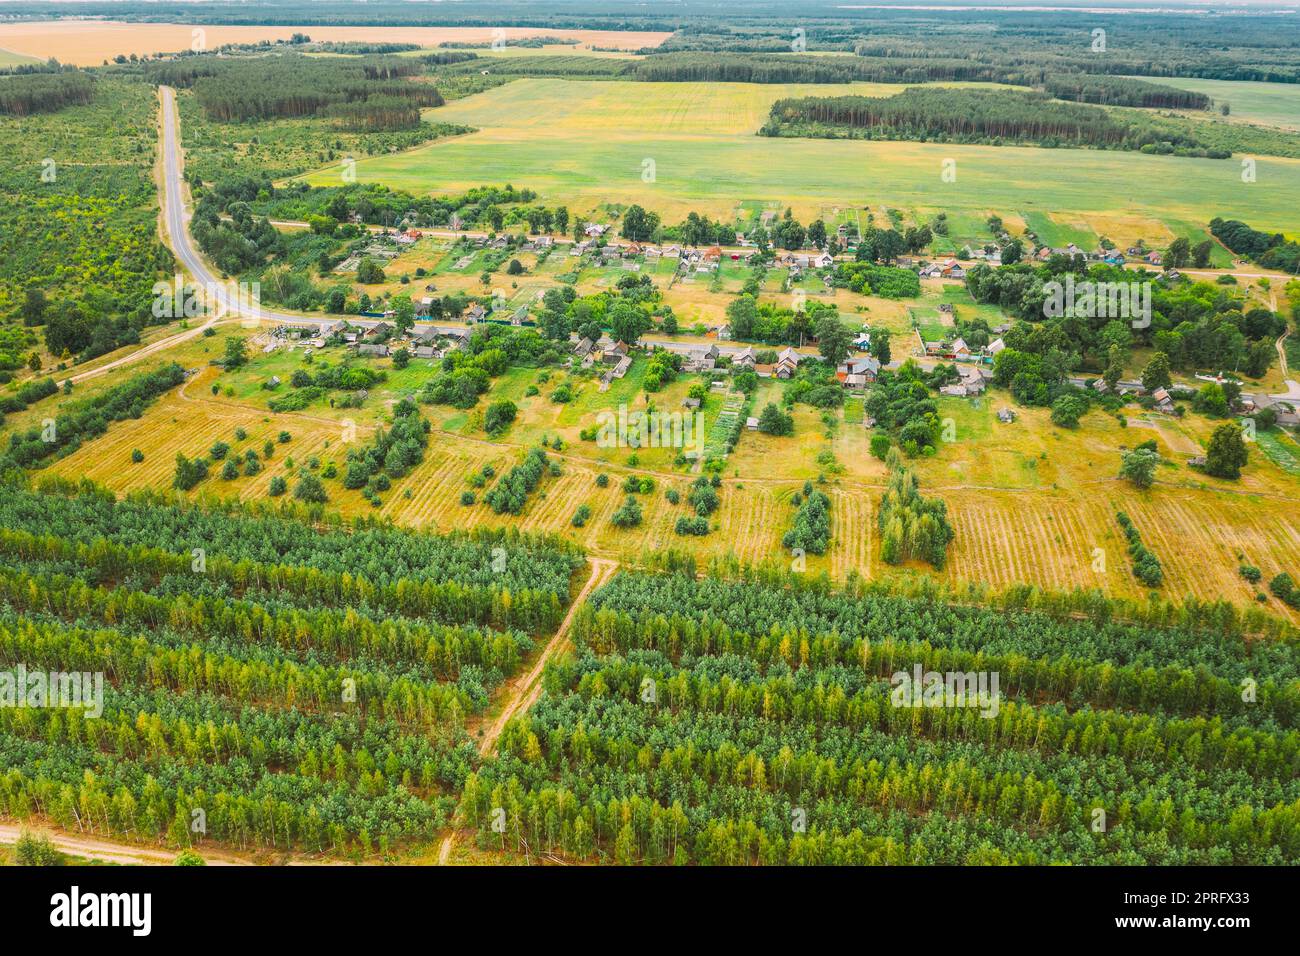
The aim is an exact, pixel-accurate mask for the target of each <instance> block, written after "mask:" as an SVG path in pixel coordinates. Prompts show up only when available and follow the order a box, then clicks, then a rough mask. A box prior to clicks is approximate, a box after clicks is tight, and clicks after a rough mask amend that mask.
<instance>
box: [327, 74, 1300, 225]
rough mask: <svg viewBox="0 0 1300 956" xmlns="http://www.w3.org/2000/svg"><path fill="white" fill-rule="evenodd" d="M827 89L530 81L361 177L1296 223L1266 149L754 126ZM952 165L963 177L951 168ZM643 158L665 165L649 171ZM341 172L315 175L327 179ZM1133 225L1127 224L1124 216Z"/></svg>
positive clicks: (1292, 187)
mask: <svg viewBox="0 0 1300 956" xmlns="http://www.w3.org/2000/svg"><path fill="white" fill-rule="evenodd" d="M898 89H901V87H896V86H887V85H881V84H853V85H852V86H851V88H849V87H846V88H844V89H842V90H840V89H837V93H844V94H848V93H867V94H872V93H874V94H882V93H888V92H890V91H897V90H898ZM824 93H825V89H824V88H822V87H815V86H814V87H809V86H800V85H780V84H772V85H755V84H737V83H713V84H705V83H699V84H696V83H624V82H605V81H597V82H582V83H575V82H567V81H565V80H553V79H529V80H519V81H516V82H513V83H509V84H507V85H505V86H501V87H497V88H494V89H491V90H488V91H486V92H484V93H480V94H477V95H475V96H471V97H467V98H465V99H462V100H457V101H455V102H453V103H450V104H448V105H447V106H445V107H442V108H440V109H437V110H434V111H431V112H430V114H429V115H430V118H432V119H436V120H438V121H441V122H454V123H462V124H465V125H469V126H474V127H476V128H478V129H479V130H480V132H478V133H474V134H471V135H469V136H464V137H457V138H456V139H454V140H448V141H444V142H436V143H434V144H432V145H430V146H427V147H423V148H419V149H416V150H411V151H409V152H405V153H401V154H396V155H392V156H383V157H374V158H370V159H364V160H362V161H360V162H359V163H358V166H357V174H358V178H359V180H360V181H363V182H380V183H384V184H386V185H388V186H391V187H394V188H401V189H407V190H410V191H412V192H415V193H417V194H422V193H431V192H432V193H444V192H456V191H460V190H463V189H466V188H470V187H473V186H477V185H481V184H482V183H487V182H511V183H514V184H516V185H521V186H528V187H531V188H534V189H536V190H538V191H539V193H540V194H541V195H542V196H543V198H545V199H546V200H548V201H551V202H558V203H568V204H569V205H570V206H571V207H572V208H574V210H575V211H577V210H582V211H584V212H585V211H590V210H592V209H594V208H595V207H597V206H599V205H600V204H601V203H605V202H610V201H613V200H614V199H617V200H618V201H620V202H624V203H630V202H638V203H640V204H642V205H643V206H645V207H646V208H647V209H654V210H656V211H658V212H659V213H660V214H661V215H662V216H664V218H665V220H667V221H675V220H677V219H681V218H684V217H685V214H686V213H687V212H689V211H691V210H696V211H699V212H702V213H708V214H709V215H712V216H715V217H717V216H723V217H726V218H728V219H730V218H733V217H734V215H735V211H736V208H737V206H738V205H740V204H741V203H749V204H751V205H752V204H754V203H761V202H766V201H769V200H775V201H778V202H781V203H783V204H784V205H789V206H791V207H793V209H794V210H795V213H796V215H799V216H800V217H801V218H804V219H807V218H809V217H811V216H812V215H815V214H816V213H817V212H818V211H819V210H821V209H822V207H823V206H825V205H828V204H832V205H833V204H855V203H856V204H861V203H863V202H864V201H867V200H870V201H871V202H872V203H876V202H879V203H883V204H885V205H887V206H894V207H903V208H914V207H926V208H934V207H936V206H940V205H941V206H942V207H943V208H945V209H950V210H972V211H978V212H981V213H982V212H984V211H987V210H1001V211H1003V212H1000V213H999V214H1000V215H1005V214H1009V213H1013V212H1021V213H1024V214H1026V215H1033V214H1038V215H1047V214H1048V213H1049V212H1050V213H1051V214H1052V215H1053V216H1056V215H1060V216H1061V217H1062V218H1061V220H1060V221H1061V223H1062V225H1061V228H1062V229H1071V230H1072V229H1076V228H1078V227H1074V226H1072V225H1071V224H1072V223H1074V222H1076V221H1078V222H1086V221H1087V218H1086V217H1087V216H1089V215H1101V214H1105V215H1110V214H1125V213H1131V210H1132V199H1133V196H1134V195H1135V192H1136V191H1140V193H1141V195H1142V196H1143V197H1144V199H1143V202H1144V208H1146V209H1150V210H1156V211H1158V212H1151V213H1149V214H1147V217H1146V218H1142V217H1141V216H1140V215H1139V217H1138V221H1137V222H1136V223H1134V228H1133V231H1131V232H1122V233H1119V234H1116V235H1112V236H1111V238H1112V239H1113V240H1114V241H1116V242H1117V243H1120V242H1125V243H1126V242H1130V241H1135V240H1136V239H1138V238H1142V237H1144V236H1148V235H1152V234H1159V232H1160V229H1161V228H1162V227H1161V225H1160V222H1161V220H1162V219H1163V218H1164V217H1166V216H1168V217H1171V218H1174V219H1178V220H1190V221H1193V222H1201V221H1206V220H1208V219H1209V218H1210V217H1212V216H1213V215H1218V214H1223V215H1230V216H1232V217H1235V218H1241V219H1244V220H1246V221H1249V222H1252V223H1255V224H1257V226H1258V227H1259V228H1289V227H1290V226H1291V225H1292V223H1291V222H1289V220H1288V219H1287V213H1286V211H1285V210H1286V209H1287V208H1288V203H1289V197H1290V196H1291V195H1294V193H1295V191H1296V189H1297V187H1300V161H1296V160H1284V159H1274V158H1261V159H1260V160H1259V161H1258V165H1257V172H1258V175H1257V180H1256V182H1254V183H1250V184H1245V183H1243V182H1242V180H1241V170H1240V167H1239V164H1238V163H1236V162H1235V161H1232V160H1209V159H1187V158H1178V157H1169V156H1149V155H1144V154H1138V153H1123V152H1113V151H1111V152H1107V151H1095V150H1081V149H1034V148H1021V147H992V146H962V145H952V144H925V143H908V142H861V141H857V142H848V141H835V140H796V139H776V140H771V139H762V138H759V137H757V136H755V135H754V133H755V131H756V130H757V129H758V128H759V126H761V125H762V123H763V120H764V118H765V116H766V114H767V109H768V107H769V106H770V105H771V103H772V102H773V101H774V100H776V99H779V98H781V97H787V96H799V95H822V94H824ZM945 159H953V160H955V161H956V170H957V178H956V181H955V182H944V181H942V179H941V176H940V174H941V171H942V163H943V161H944V160H945ZM645 160H652V161H653V174H654V175H653V179H652V181H646V180H645V179H644V178H643V170H645V169H647V168H649V167H646V166H643V162H644V161H645ZM331 174H332V171H320V172H317V173H313V174H310V175H309V176H308V177H307V178H308V181H310V182H317V183H321V184H327V180H328V178H329V177H330V176H331ZM1120 222H1121V220H1116V223H1120Z"/></svg>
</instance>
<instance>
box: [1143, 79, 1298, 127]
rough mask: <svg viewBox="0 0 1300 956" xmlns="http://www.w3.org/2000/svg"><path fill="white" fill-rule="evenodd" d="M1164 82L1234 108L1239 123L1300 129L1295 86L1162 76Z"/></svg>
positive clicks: (1292, 84)
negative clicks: (1241, 121)
mask: <svg viewBox="0 0 1300 956" xmlns="http://www.w3.org/2000/svg"><path fill="white" fill-rule="evenodd" d="M1160 82H1161V83H1163V84H1164V85H1166V86H1173V87H1177V88H1178V89H1180V90H1192V91H1193V92H1196V93H1204V94H1205V95H1206V96H1208V97H1210V98H1211V99H1212V100H1214V109H1215V110H1216V111H1217V110H1218V107H1219V105H1220V104H1222V103H1227V104H1228V105H1229V106H1230V107H1231V111H1232V112H1231V116H1232V117H1233V118H1235V119H1239V120H1245V121H1247V122H1250V123H1259V124H1262V125H1264V126H1277V127H1280V128H1282V129H1300V87H1298V86H1297V85H1296V84H1294V83H1256V82H1253V81H1250V80H1201V79H1193V78H1190V77H1181V76H1162V77H1161V78H1160Z"/></svg>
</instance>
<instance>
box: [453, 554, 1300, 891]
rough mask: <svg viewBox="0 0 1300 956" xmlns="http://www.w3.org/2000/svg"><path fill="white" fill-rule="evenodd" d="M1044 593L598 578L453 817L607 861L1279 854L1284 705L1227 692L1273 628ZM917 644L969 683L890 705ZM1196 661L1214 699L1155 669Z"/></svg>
mask: <svg viewBox="0 0 1300 956" xmlns="http://www.w3.org/2000/svg"><path fill="white" fill-rule="evenodd" d="M1053 610H1054V611H1055V613H1052V611H1051V610H1048V609H1043V610H1024V609H1021V608H1020V607H1016V606H1014V605H1013V606H1010V607H1007V608H1000V607H997V606H992V607H962V606H960V604H948V603H945V601H944V599H943V597H942V596H939V597H938V598H937V599H936V597H934V596H926V597H925V598H922V599H917V598H914V597H909V596H906V594H905V593H891V591H890V590H889V589H878V590H864V591H858V590H853V589H849V590H846V591H827V590H826V589H824V588H820V587H807V588H805V587H803V586H801V585H800V582H799V576H798V575H792V576H790V577H789V578H787V579H784V580H783V579H764V580H757V581H748V582H738V581H723V580H718V579H704V580H698V579H696V578H695V577H694V576H688V575H685V574H674V575H648V574H629V573H623V574H620V575H618V576H617V577H615V578H614V579H613V580H611V581H609V582H608V583H606V584H604V585H602V586H601V587H600V588H598V589H597V590H596V591H595V592H594V593H593V594H592V595H591V596H590V598H589V600H588V601H587V602H586V603H584V604H583V605H582V606H581V607H579V608H578V611H577V614H576V618H575V621H574V625H573V627H572V629H571V631H570V634H571V637H572V642H573V648H574V649H573V653H572V654H570V655H569V656H568V657H567V659H565V660H562V661H561V662H560V663H558V664H557V665H556V666H555V667H554V668H553V670H552V671H551V672H550V674H549V675H548V677H547V681H546V685H545V691H544V694H543V696H542V697H541V699H540V701H539V702H538V704H537V705H536V706H535V707H534V708H533V709H532V710H531V711H530V712H529V713H528V714H527V715H525V716H523V717H521V718H520V719H518V720H517V721H515V722H514V723H513V724H511V725H510V726H508V727H507V728H506V730H505V732H504V734H503V735H502V738H501V743H500V755H499V757H498V758H497V759H495V760H492V761H489V762H487V763H486V764H485V765H484V766H483V767H482V768H481V769H480V770H479V771H478V772H476V773H474V774H472V775H470V776H469V777H468V778H467V780H466V785H465V789H464V792H463V795H462V798H461V802H460V805H459V808H458V811H457V820H458V822H459V824H460V825H461V826H463V827H465V828H467V829H468V830H470V831H471V832H472V833H473V834H474V836H475V837H476V839H477V845H478V847H479V848H480V849H482V850H484V851H496V852H500V853H503V854H507V855H508V856H509V857H511V858H517V856H518V855H519V854H525V855H527V856H528V857H532V856H535V855H538V854H551V855H557V856H559V857H560V858H561V859H572V860H579V861H591V862H615V863H619V864H633V863H652V864H668V863H674V864H678V865H681V864H688V863H699V864H706V865H707V864H715V865H716V864H725V865H753V864H803V865H808V864H819V863H820V864H839V865H845V864H885V863H889V864H903V863H927V864H963V863H964V864H971V863H981V864H990V863H1009V862H1020V863H1030V862H1032V863H1049V862H1055V863H1066V862H1070V863H1076V864H1077V863H1092V864H1101V863H1112V862H1120V861H1123V862H1126V863H1130V864H1132V863H1136V862H1143V863H1148V864H1152V863H1168V862H1184V863H1188V862H1209V861H1211V860H1213V861H1215V862H1218V863H1224V862H1231V861H1237V862H1251V863H1262V862H1266V861H1267V862H1271V863H1281V862H1283V861H1289V860H1293V859H1294V858H1296V855H1297V854H1298V853H1300V843H1298V842H1297V840H1296V837H1295V832H1296V831H1295V828H1294V825H1293V823H1291V822H1286V823H1284V822H1282V821H1284V820H1286V821H1291V820H1292V819H1293V818H1294V816H1295V813H1296V807H1295V804H1294V802H1293V801H1294V800H1295V799H1296V796H1297V793H1300V791H1298V790H1297V786H1298V785H1297V778H1296V775H1295V766H1294V764H1295V761H1294V758H1293V757H1291V756H1288V757H1286V758H1284V759H1275V757H1274V756H1273V754H1276V753H1279V752H1280V751H1283V750H1286V749H1287V745H1286V744H1285V742H1284V741H1285V740H1286V739H1288V734H1289V730H1287V729H1285V728H1288V727H1289V726H1290V723H1291V722H1292V721H1293V720H1294V719H1295V718H1294V714H1293V713H1288V710H1289V708H1290V703H1289V701H1288V702H1285V703H1284V702H1283V700H1282V699H1278V706H1277V707H1265V708H1252V707H1251V706H1250V705H1249V704H1244V703H1241V702H1237V703H1236V704H1235V705H1234V704H1233V703H1231V701H1232V700H1233V698H1234V696H1235V695H1234V694H1233V693H1232V692H1231V691H1232V690H1233V689H1234V688H1235V687H1236V684H1237V682H1238V681H1239V680H1240V679H1241V677H1242V676H1243V675H1245V674H1246V673H1250V674H1252V675H1259V674H1261V673H1266V674H1267V676H1266V677H1262V679H1264V680H1268V681H1269V682H1270V683H1273V684H1274V686H1276V687H1278V688H1279V691H1280V693H1279V698H1287V697H1290V698H1293V697H1294V681H1295V675H1296V657H1295V654H1294V648H1293V647H1292V646H1276V645H1274V646H1271V647H1268V648H1259V647H1257V646H1251V645H1250V644H1248V643H1247V641H1246V640H1244V639H1243V638H1242V637H1241V636H1240V634H1237V633H1234V632H1232V631H1229V630H1227V629H1224V630H1223V631H1216V630H1215V629H1214V627H1213V626H1200V627H1198V626H1194V625H1193V626H1188V625H1186V624H1184V623H1182V622H1177V621H1170V622H1165V623H1164V624H1163V625H1157V624H1154V623H1153V624H1119V623H1106V622H1104V621H1101V620H1075V619H1072V618H1071V617H1070V616H1069V614H1068V610H1067V609H1053ZM1065 649H1068V650H1065ZM914 665H915V667H916V668H917V669H918V670H922V669H934V670H936V671H940V670H943V669H944V668H945V667H946V668H949V669H951V668H954V667H955V668H956V669H957V670H958V671H971V673H970V675H969V676H970V679H971V681H972V685H971V686H969V687H968V689H967V690H966V691H965V695H964V696H963V697H961V698H960V699H956V700H945V706H944V707H943V708H941V709H939V708H937V707H934V706H930V704H931V702H930V697H929V695H928V694H927V697H926V705H927V706H929V709H925V708H923V706H922V702H921V700H920V699H919V694H920V688H914V689H910V690H911V693H914V694H916V695H918V697H917V699H916V700H915V703H914V704H913V703H912V702H911V701H907V702H906V703H907V704H908V706H899V701H898V697H897V694H898V690H897V689H898V687H899V682H898V677H897V674H899V673H900V672H901V673H902V674H904V675H905V676H909V677H910V675H911V671H912V668H913V666H914ZM978 667H987V668H991V669H992V671H993V672H1000V673H1001V678H1002V680H1001V682H1000V684H999V686H998V687H996V688H993V689H990V688H988V687H985V688H984V689H983V690H981V691H978V692H977V691H976V689H975V687H974V686H973V684H974V681H975V679H976V676H977V675H976V674H975V673H974V671H975V669H976V668H978ZM1156 668H1159V671H1157V670H1156ZM1194 672H1198V673H1200V674H1201V675H1202V676H1203V678H1204V679H1205V680H1206V681H1207V682H1208V683H1209V684H1210V685H1212V686H1213V687H1215V688H1216V689H1217V688H1222V689H1223V693H1222V695H1221V696H1219V697H1217V699H1215V698H1214V697H1213V696H1212V695H1213V693H1214V692H1213V691H1209V689H1208V688H1207V689H1206V693H1205V694H1191V693H1189V694H1187V695H1182V694H1180V692H1179V691H1177V690H1175V689H1174V688H1175V687H1184V688H1185V687H1189V686H1190V684H1191V683H1192V681H1193V677H1192V674H1193V673H1194ZM1157 673H1159V675H1160V676H1159V677H1157V676H1156V675H1157ZM1103 675H1105V676H1103ZM1288 684H1289V685H1290V690H1281V686H1282V685H1288ZM1121 686H1123V688H1124V689H1123V690H1120V689H1119V688H1120V687H1121ZM903 687H904V689H905V690H908V689H909V688H907V685H906V684H904V685H903ZM891 692H892V696H891ZM995 698H996V702H994V701H995ZM891 703H892V706H891ZM1067 703H1068V704H1069V705H1070V706H1069V707H1067V706H1066V705H1067ZM1080 705H1086V706H1080ZM1076 708H1078V709H1076ZM1210 715H1213V717H1214V719H1215V720H1226V721H1229V722H1230V726H1232V727H1233V728H1234V729H1233V731H1231V732H1230V734H1231V736H1230V738H1229V737H1228V732H1225V735H1224V737H1222V738H1220V737H1219V736H1218V735H1217V734H1216V735H1213V737H1214V739H1215V741H1216V743H1215V744H1214V745H1212V746H1211V747H1210V748H1209V750H1208V751H1207V750H1202V749H1201V745H1200V743H1201V740H1202V738H1201V735H1199V734H1196V735H1195V736H1194V740H1195V742H1192V741H1190V740H1186V737H1185V734H1186V733H1187V732H1188V731H1189V730H1190V728H1191V727H1193V726H1200V725H1202V724H1203V723H1204V720H1203V718H1208V717H1209V716H1210ZM1275 718H1279V719H1280V721H1281V723H1280V724H1276V723H1274V722H1273V721H1274V719H1275ZM1139 728H1140V729H1139ZM1137 734H1146V735H1149V736H1148V740H1149V741H1150V745H1149V746H1141V745H1138V744H1137V743H1136V741H1135V740H1134V735H1137ZM1210 737H1211V735H1209V734H1207V735H1206V739H1207V740H1208V739H1210ZM1157 741H1159V743H1157ZM1175 741H1186V745H1185V746H1184V745H1183V744H1181V743H1176V742H1175ZM1219 741H1223V743H1222V744H1220V743H1219ZM1220 746H1222V747H1223V750H1222V751H1221V750H1220ZM1256 748H1258V752H1259V753H1261V754H1268V756H1266V757H1263V758H1262V759H1260V760H1255V759H1252V758H1250V757H1249V756H1247V755H1248V754H1253V753H1256ZM1225 751H1231V752H1232V754H1233V755H1232V756H1229V755H1228V753H1226V752H1225ZM1243 759H1244V761H1245V762H1244V763H1243V762H1239V761H1240V760H1243ZM1193 794H1194V796H1193ZM1193 803H1194V804H1195V811H1193V809H1192V804H1193ZM494 815H495V818H496V822H497V824H498V825H496V826H493V817H494ZM502 816H504V819H505V826H504V827H502V826H500V825H499V823H500V820H501V817H502ZM1098 819H1102V820H1103V821H1104V822H1103V824H1102V825H1101V826H1100V827H1099V826H1097V825H1096V821H1097V820H1098ZM1246 830H1249V831H1250V832H1251V833H1252V834H1253V835H1252V836H1250V837H1246V836H1245V832H1246ZM1229 834H1232V835H1231V836H1230V835H1229Z"/></svg>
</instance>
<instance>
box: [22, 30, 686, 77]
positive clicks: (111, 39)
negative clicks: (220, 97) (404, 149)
mask: <svg viewBox="0 0 1300 956" xmlns="http://www.w3.org/2000/svg"><path fill="white" fill-rule="evenodd" d="M196 31H197V32H196ZM303 32H307V33H309V34H310V36H311V38H312V39H313V40H317V41H320V40H333V41H343V40H355V41H359V42H372V43H382V42H389V43H418V44H420V45H421V46H425V47H434V46H437V45H438V44H440V43H448V42H458V43H487V42H489V41H491V40H492V39H493V37H494V32H493V28H492V27H363V26H348V27H330V26H310V27H306V28H303V27H294V26H285V27H281V26H211V25H205V26H202V27H197V26H195V25H193V24H185V23H125V22H121V21H114V20H72V19H67V20H43V21H32V22H26V23H5V24H3V25H0V47H2V48H4V49H6V50H12V51H14V52H16V53H24V54H27V55H28V56H33V57H36V58H38V59H41V60H46V59H49V58H50V57H54V58H56V59H57V60H59V62H61V63H71V64H73V65H75V66H97V65H98V64H100V63H102V62H103V61H104V60H111V59H112V58H113V57H115V56H118V55H119V54H126V55H128V56H129V55H130V54H132V53H135V54H137V55H139V56H149V55H151V54H154V53H174V52H177V51H179V50H189V49H192V46H193V44H194V43H196V42H200V38H201V42H202V43H203V44H204V46H206V47H207V48H209V49H215V48H216V47H219V46H223V45H225V44H227V43H259V42H261V41H263V40H270V41H275V40H288V39H289V38H290V37H292V36H293V35H294V34H295V33H303ZM505 36H506V42H507V43H509V42H510V40H511V38H512V37H514V38H516V39H520V40H522V39H524V38H525V37H554V38H555V39H557V40H578V41H579V43H580V44H581V45H583V46H598V47H605V48H610V47H617V48H619V49H626V50H638V49H640V48H641V47H651V46H658V45H659V44H660V43H662V42H663V41H664V40H666V39H667V38H668V36H669V34H667V33H656V32H635V31H627V30H554V29H549V28H545V27H537V28H533V27H527V28H525V27H519V28H506V34H505ZM574 49H575V47H574V46H573V45H566V46H565V50H566V51H569V52H572V51H573V50H574ZM529 52H532V53H535V52H537V51H536V50H530V51H529Z"/></svg>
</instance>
